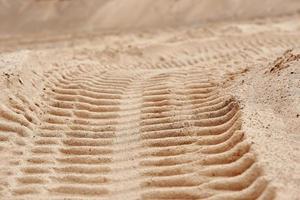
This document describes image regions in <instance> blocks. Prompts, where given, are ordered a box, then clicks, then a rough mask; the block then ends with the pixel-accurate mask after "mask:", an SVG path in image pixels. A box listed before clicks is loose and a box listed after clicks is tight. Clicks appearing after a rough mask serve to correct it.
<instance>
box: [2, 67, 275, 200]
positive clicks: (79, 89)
mask: <svg viewBox="0 0 300 200" xmlns="http://www.w3.org/2000/svg"><path fill="white" fill-rule="evenodd" d="M145 72H146V75H144V74H145ZM47 77H48V79H47V80H46V81H45V82H46V83H47V88H46V89H45V91H44V94H43V99H44V100H43V106H42V107H37V106H35V105H32V103H30V101H29V100H28V99H26V98H25V97H14V98H11V104H10V105H9V106H4V105H3V106H1V120H0V128H1V135H0V138H1V145H2V144H5V143H8V142H9V141H10V138H11V137H9V136H8V134H11V133H15V134H16V135H17V137H16V138H20V139H18V140H15V142H16V143H17V144H18V145H19V146H22V148H20V149H19V150H13V149H12V150H11V152H8V153H7V154H2V157H3V158H4V157H5V158H7V157H8V156H9V155H10V153H11V154H16V156H15V158H14V159H13V160H14V161H15V162H13V160H11V161H10V162H11V167H10V168H9V169H8V172H10V173H8V174H10V176H14V178H13V180H14V181H6V179H3V181H2V182H1V191H2V194H3V196H7V197H9V198H11V199H14V198H34V199H53V198H59V199H61V198H70V199H74V198H76V199H77V198H79V199H124V198H127V199H273V198H274V194H275V193H274V188H272V187H271V186H270V185H269V183H268V181H267V180H266V179H265V177H264V173H263V171H262V169H261V168H260V167H259V164H258V163H257V161H256V156H255V154H254V153H252V151H251V149H250V147H251V145H250V144H249V143H248V142H247V139H246V138H245V133H244V132H243V131H242V130H241V113H240V111H239V106H238V104H237V102H236V101H235V100H234V98H232V97H231V96H228V95H226V94H222V92H220V90H219V89H218V84H217V83H216V82H215V81H214V77H213V76H210V75H209V74H206V71H205V70H202V69H199V68H198V69H197V70H193V71H191V72H189V73H185V72H183V71H182V70H181V71H176V70H170V69H163V70H156V71H151V72H150V71H149V72H148V71H140V72H135V73H127V74H126V73H116V72H107V71H106V72H103V71H101V70H98V69H97V68H95V69H94V68H93V70H91V69H84V68H82V69H81V68H75V70H66V71H63V72H61V73H60V72H55V71H53V72H52V73H49V74H47ZM5 148H8V147H5V146H3V148H1V150H3V149H5ZM8 162H9V161H8ZM13 170H15V171H16V172H15V173H13ZM2 175H3V176H4V177H5V176H6V175H4V172H3V174H2Z"/></svg>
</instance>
